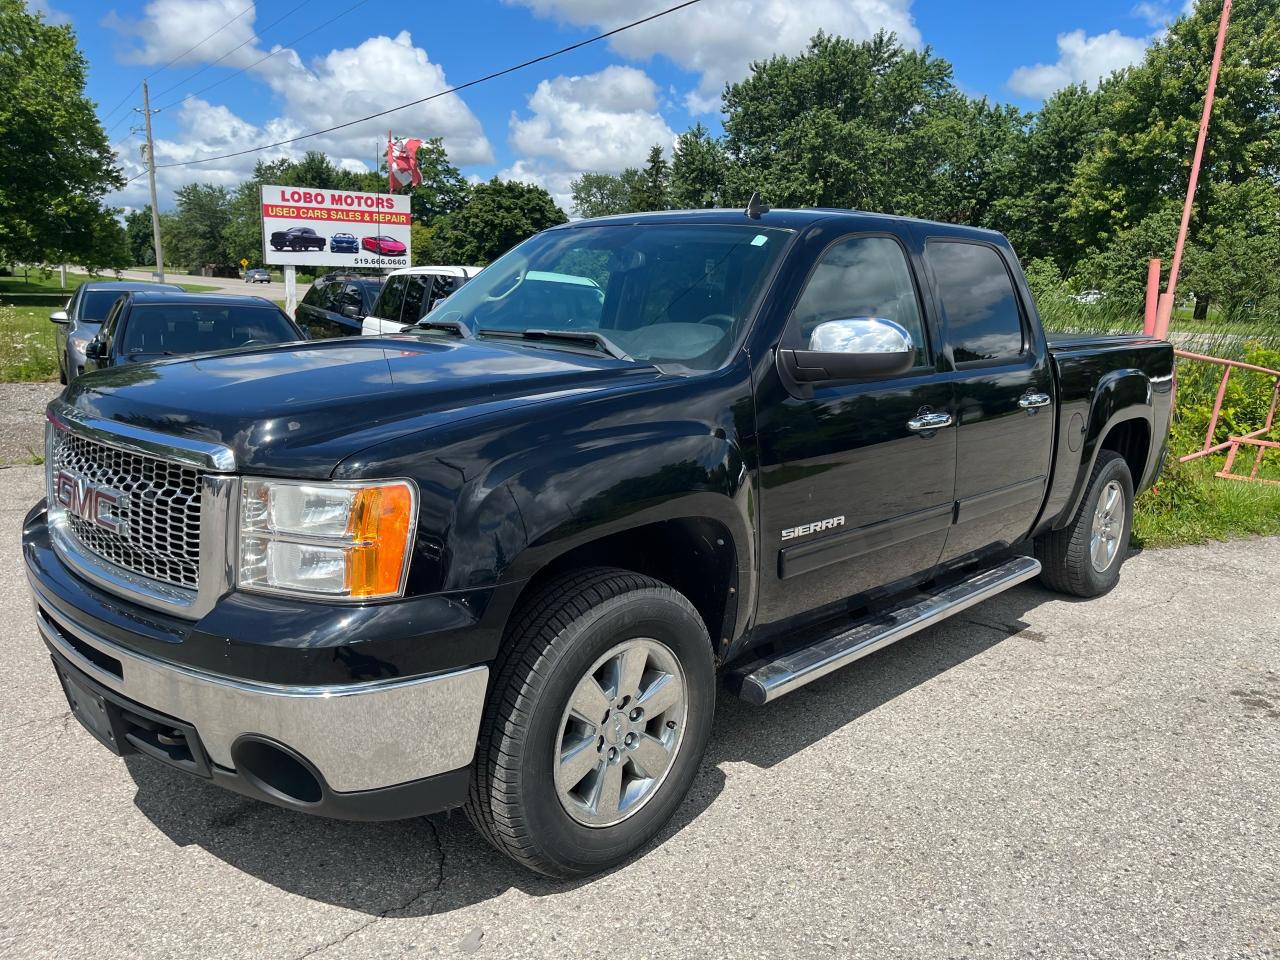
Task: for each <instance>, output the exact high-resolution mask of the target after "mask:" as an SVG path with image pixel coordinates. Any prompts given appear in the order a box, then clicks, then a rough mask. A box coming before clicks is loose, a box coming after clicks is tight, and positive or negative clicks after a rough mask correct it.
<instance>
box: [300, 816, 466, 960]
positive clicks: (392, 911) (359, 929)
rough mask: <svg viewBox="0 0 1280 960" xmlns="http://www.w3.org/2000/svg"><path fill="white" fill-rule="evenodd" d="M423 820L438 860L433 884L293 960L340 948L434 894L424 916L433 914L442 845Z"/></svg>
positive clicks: (439, 893) (440, 886) (440, 892)
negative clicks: (360, 934) (433, 843)
mask: <svg viewBox="0 0 1280 960" xmlns="http://www.w3.org/2000/svg"><path fill="white" fill-rule="evenodd" d="M424 819H426V823H427V828H428V829H429V830H430V831H431V839H432V840H433V841H434V842H435V846H436V854H437V856H438V859H439V867H438V869H437V870H436V877H435V881H434V883H431V884H429V885H427V886H424V887H423V888H422V889H420V890H418V891H417V892H416V893H415V894H414V895H413V896H411V897H410V898H409V899H408V900H406V901H405V902H404V903H402V904H400V905H399V906H397V907H388V908H387V909H386V910H383V911H381V912H380V913H377V914H375V915H374V916H372V917H369V918H368V919H367V920H365V921H363V922H362V923H359V924H357V925H356V926H354V927H352V928H351V929H350V930H348V931H347V932H346V933H344V934H342V936H340V937H335V938H334V939H333V940H330V941H328V942H327V943H321V944H318V945H316V946H314V947H312V948H311V949H310V950H307V951H305V952H304V953H300V954H298V956H296V957H294V958H293V960H307V958H308V957H314V956H317V955H319V954H321V953H323V952H325V951H326V950H328V949H330V948H331V947H340V946H342V945H343V944H344V943H346V942H347V941H348V940H350V939H351V938H352V937H354V936H356V935H357V934H359V933H363V932H364V931H365V930H368V929H369V928H370V927H372V926H373V925H374V924H376V923H378V922H380V921H382V920H386V919H387V918H388V917H393V916H396V915H397V914H402V913H404V912H405V911H407V910H409V909H411V908H412V907H413V905H414V904H416V903H417V902H418V901H419V900H421V899H422V898H423V897H426V896H428V895H430V894H434V895H435V896H434V897H432V900H431V904H430V906H429V907H428V908H427V911H426V914H424V915H425V916H432V915H434V914H435V912H436V907H438V906H439V905H440V900H441V899H442V898H443V897H444V873H445V863H444V861H445V853H444V844H443V843H441V842H440V831H439V830H438V829H437V828H436V825H435V824H434V823H433V822H432V821H431V820H430V819H429V818H424Z"/></svg>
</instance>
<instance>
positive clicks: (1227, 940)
mask: <svg viewBox="0 0 1280 960" xmlns="http://www.w3.org/2000/svg"><path fill="white" fill-rule="evenodd" d="M40 474H41V471H40V470H39V469H37V468H31V467H17V468H13V469H10V470H6V471H4V473H3V474H0V528H2V533H0V561H2V569H4V570H6V571H8V572H7V573H5V574H3V575H2V576H0V605H2V606H3V609H6V610H8V611H10V614H9V616H7V617H6V618H5V620H4V623H3V625H0V642H3V645H4V648H5V649H6V650H7V651H8V652H9V658H8V669H7V670H6V671H5V673H4V678H3V681H2V682H3V685H4V695H3V696H2V697H0V763H3V775H2V776H0V807H2V808H3V810H4V816H3V817H0V850H3V851H4V854H3V856H2V857H0V956H3V957H23V958H26V957H80V956H92V957H95V958H108V957H120V958H129V960H141V958H150V957H166V958H169V957H182V958H184V960H192V958H203V957H218V958H239V957H271V958H302V957H323V958H331V957H343V958H364V957H426V956H468V955H470V956H479V957H496V958H504V960H505V958H511V957H610V958H616V957H632V956H635V957H649V958H654V957H680V958H685V957H695V958H701V957H750V958H758V957H828V956H838V957H868V958H884V957H904V958H911V960H919V958H932V957H938V958H943V957H948V958H954V957H1066V956H1072V957H1077V956H1078V957H1085V956H1088V957H1115V958H1134V957H1171V956H1178V957H1191V958H1208V957H1223V958H1225V957H1276V956H1280V655H1278V654H1277V641H1278V640H1280V637H1278V636H1277V634H1278V633H1280V618H1278V617H1277V614H1276V609H1275V603H1276V599H1277V596H1276V591H1275V582H1276V581H1275V571H1276V570H1277V569H1280V540H1278V539H1270V540H1253V541H1248V542H1237V543H1233V544H1226V545H1211V546H1206V547H1193V548H1188V549H1183V550H1178V551H1168V552H1159V553H1153V552H1148V553H1145V554H1141V555H1139V556H1136V557H1134V558H1132V559H1131V560H1130V562H1129V564H1128V566H1126V568H1125V574H1124V577H1123V580H1122V582H1121V585H1120V587H1119V588H1118V589H1117V590H1116V591H1114V592H1113V593H1112V594H1111V595H1109V596H1108V597H1105V598H1103V599H1101V600H1097V601H1093V602H1089V603H1079V602H1071V601H1068V600H1064V599H1062V598H1060V597H1056V596H1054V595H1052V594H1049V593H1047V592H1045V591H1043V590H1041V589H1039V588H1038V587H1035V586H1024V587H1020V588H1018V589H1017V590H1015V591H1013V592H1011V593H1008V594H1005V595H1003V596H1001V597H998V598H996V599H995V600H992V601H989V602H987V603H985V604H982V605H980V606H978V607H975V608H973V609H971V610H969V611H966V612H965V613H963V614H961V615H960V619H956V620H952V621H949V622H948V623H946V624H943V625H941V626H939V627H936V628H934V629H932V630H930V631H927V632H925V633H922V634H919V635H918V636H916V637H914V638H911V639H908V640H905V641H903V642H901V643H899V644H897V645H896V646H894V647H891V648H889V649H888V650H886V651H884V652H882V653H879V654H876V655H874V656H872V657H869V658H867V659H866V660H863V661H861V662H860V663H859V664H857V665H855V666H853V667H852V668H850V669H847V670H845V671H843V672H841V673H839V674H836V675H834V676H831V677H828V678H825V679H824V680H821V681H819V682H818V683H816V684H813V685H811V686H809V687H807V688H805V689H804V690H802V691H800V692H799V693H796V694H794V695H793V696H791V697H788V698H785V699H783V700H782V701H780V702H778V703H776V704H773V705H771V706H769V707H766V708H763V709H754V708H751V707H748V706H746V705H744V704H742V703H740V702H738V701H736V700H733V699H730V698H729V697H727V696H725V697H723V698H722V700H721V703H720V705H719V708H718V715H717V721H716V731H715V735H714V738H713V742H712V747H711V751H710V754H709V756H708V758H707V760H706V763H705V764H704V767H703V770H702V773H701V775H700V777H699V778H698V780H697V782H696V784H695V787H694V791H693V793H692V795H691V796H690V798H689V800H688V802H687V803H686V804H685V806H684V807H683V809H682V811H681V813H680V815H679V817H678V818H677V820H676V822H675V823H674V824H673V825H672V826H671V827H670V828H669V829H668V830H667V831H666V832H665V833H664V834H663V835H662V837H661V838H660V840H659V842H658V843H656V844H655V845H654V846H653V847H652V848H651V849H650V850H649V851H647V852H646V853H645V854H644V855H643V856H642V857H641V858H640V859H639V860H637V861H636V862H634V863H633V864H631V865H630V866H627V867H625V868H623V869H621V870H618V871H616V872H614V873H612V874H609V875H607V876H603V877H599V878H596V879H594V880H591V881H588V882H583V883H572V884H564V883H555V882H551V881H547V880H543V879H540V878H537V877H533V876H531V875H529V874H526V873H524V872H522V871H521V870H519V869H518V868H516V867H514V866H512V865H510V864H509V863H508V862H507V861H505V860H503V859H502V858H501V857H499V856H498V855H497V854H496V853H494V852H492V851H491V850H489V848H487V847H486V846H485V845H484V844H483V843H482V842H481V841H480V840H479V839H478V838H477V837H476V836H475V835H474V834H473V833H472V832H471V830H470V828H469V827H468V826H467V824H466V822H465V821H464V819H463V818H462V817H460V816H458V815H453V816H440V817H435V818H431V819H420V820H415V821H409V822H405V823H398V824H346V823H336V822H331V821H323V820H317V819H313V818H309V817H306V816H303V815H300V814H294V813H289V812H286V811H283V810H278V809H275V808H273V807H270V806H266V805H263V804H259V803H256V802H253V801H249V800H245V799H243V798H239V797H236V796H233V795H230V794H225V793H222V792H219V791H217V790H216V789H214V788H212V787H209V786H206V785H205V784H204V783H202V782H200V781H197V780H194V779H190V778H187V777H185V776H183V775H182V774H179V773H176V772H170V771H168V770H166V769H163V768H161V767H159V766H157V765H155V764H153V763H151V762H149V761H147V760H144V759H141V758H131V759H130V760H129V761H128V762H121V761H119V760H116V759H113V758H112V757H110V756H109V755H108V754H107V753H106V752H105V751H104V750H103V749H101V748H100V747H99V746H98V745H97V744H96V742H94V741H93V740H92V739H91V738H90V737H89V736H88V734H86V733H84V732H83V731H82V730H80V729H79V728H78V726H77V725H76V723H75V721H73V720H71V719H69V717H68V714H67V710H66V707H65V704H64V702H63V699H62V694H61V692H60V690H59V688H58V684H57V682H56V680H55V678H54V674H53V671H52V669H51V668H50V666H49V663H48V659H47V656H46V655H45V652H44V650H43V648H42V646H41V644H40V642H39V640H38V639H37V636H36V631H35V627H34V625H33V624H32V622H31V615H30V612H29V606H28V603H29V602H28V599H27V593H26V586H25V583H24V581H23V577H22V575H21V573H20V571H21V561H20V557H19V550H18V533H19V526H20V523H21V518H22V515H23V512H24V511H25V509H26V508H27V506H28V505H29V504H30V503H31V502H33V501H35V500H36V499H37V498H38V497H39V495H40V483H41V478H40Z"/></svg>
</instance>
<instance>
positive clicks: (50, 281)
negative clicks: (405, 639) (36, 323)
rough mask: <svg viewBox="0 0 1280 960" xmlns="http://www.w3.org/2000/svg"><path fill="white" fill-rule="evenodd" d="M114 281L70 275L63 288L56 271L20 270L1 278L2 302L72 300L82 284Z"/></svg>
mask: <svg viewBox="0 0 1280 960" xmlns="http://www.w3.org/2000/svg"><path fill="white" fill-rule="evenodd" d="M114 279H115V277H114V276H113V275H111V274H100V275H99V276H96V277H92V276H89V275H88V274H85V273H68V274H67V285H66V286H65V287H63V286H62V285H61V284H60V283H59V282H58V273H57V271H56V270H55V271H54V272H52V273H50V274H47V275H46V274H45V273H44V272H43V271H41V270H38V269H34V268H33V269H31V270H29V271H28V272H27V276H26V277H24V276H23V272H22V270H18V271H17V274H16V275H15V276H12V277H0V302H3V301H4V297H5V294H10V293H17V294H23V293H47V294H62V295H64V296H66V297H68V298H70V297H71V295H72V294H73V293H75V292H76V288H77V287H79V286H80V284H82V283H86V282H87V281H89V280H114ZM129 282H130V283H147V282H149V281H146V280H142V281H137V280H130V281H129ZM178 286H180V287H182V289H183V290H186V291H187V292H188V293H211V292H213V291H216V290H218V289H219V288H218V287H211V286H208V285H206V284H199V283H180V284H178Z"/></svg>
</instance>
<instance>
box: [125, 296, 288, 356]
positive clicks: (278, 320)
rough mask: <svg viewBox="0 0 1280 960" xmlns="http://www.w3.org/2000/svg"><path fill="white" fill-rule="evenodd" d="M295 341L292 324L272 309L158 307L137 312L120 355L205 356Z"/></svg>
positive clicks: (127, 328)
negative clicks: (229, 350)
mask: <svg viewBox="0 0 1280 960" xmlns="http://www.w3.org/2000/svg"><path fill="white" fill-rule="evenodd" d="M297 339H298V334H297V332H296V331H295V330H294V328H293V326H292V325H291V324H290V323H289V319H288V318H287V317H286V316H285V315H284V314H283V313H281V312H280V311H279V310H276V309H274V308H273V307H267V306H262V307H257V306H240V305H222V304H203V303H202V304H193V305H190V306H187V305H181V306H179V305H178V304H167V305H165V304H157V305H155V306H138V307H134V308H133V310H132V311H131V312H130V314H129V321H128V323H127V324H126V325H125V328H124V335H123V337H122V342H121V346H120V352H121V353H123V354H127V355H137V354H161V355H164V354H186V353H205V352H208V351H210V350H228V349H231V348H232V347H243V346H246V345H248V344H253V343H286V342H288V341H290V340H297Z"/></svg>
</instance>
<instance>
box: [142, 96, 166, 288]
mask: <svg viewBox="0 0 1280 960" xmlns="http://www.w3.org/2000/svg"><path fill="white" fill-rule="evenodd" d="M142 115H143V117H145V118H146V124H147V179H148V180H150V181H151V239H152V242H153V243H154V244H155V248H156V270H155V274H154V276H155V278H156V279H157V280H159V281H160V282H161V283H164V247H163V245H162V244H161V242H160V208H159V207H158V206H157V205H156V144H155V141H154V140H153V139H152V138H151V96H150V95H149V94H148V93H147V81H145V80H143V81H142Z"/></svg>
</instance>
